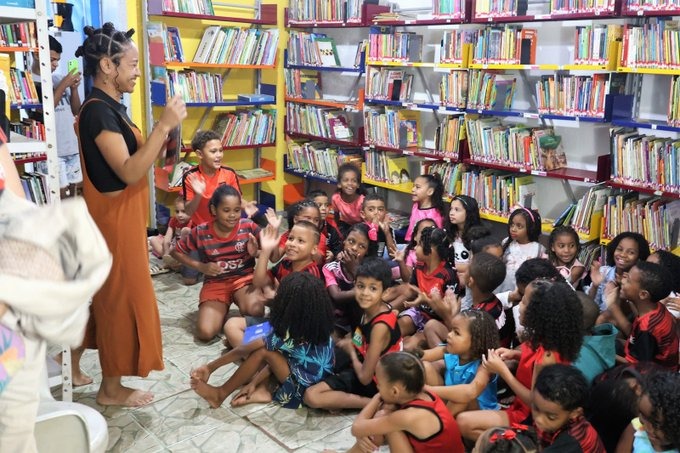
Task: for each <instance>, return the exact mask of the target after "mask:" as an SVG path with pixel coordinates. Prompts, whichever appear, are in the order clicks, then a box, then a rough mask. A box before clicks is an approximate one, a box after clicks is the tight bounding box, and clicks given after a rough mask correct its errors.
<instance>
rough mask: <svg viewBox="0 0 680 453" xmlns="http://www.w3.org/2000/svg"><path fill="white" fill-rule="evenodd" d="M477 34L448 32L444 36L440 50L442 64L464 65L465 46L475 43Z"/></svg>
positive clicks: (457, 31) (456, 31)
mask: <svg viewBox="0 0 680 453" xmlns="http://www.w3.org/2000/svg"><path fill="white" fill-rule="evenodd" d="M474 38H475V33H474V32H472V31H470V30H447V31H445V32H444V36H442V40H441V45H440V49H439V62H440V63H454V64H462V63H464V61H463V48H464V46H465V44H472V43H473V42H474Z"/></svg>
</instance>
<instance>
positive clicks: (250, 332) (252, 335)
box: [243, 321, 273, 344]
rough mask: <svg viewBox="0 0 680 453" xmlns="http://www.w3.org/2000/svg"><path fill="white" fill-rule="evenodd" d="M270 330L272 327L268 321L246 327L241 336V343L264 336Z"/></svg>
mask: <svg viewBox="0 0 680 453" xmlns="http://www.w3.org/2000/svg"><path fill="white" fill-rule="evenodd" d="M272 330H273V328H272V326H271V324H269V321H265V322H263V323H262V324H255V325H253V326H249V327H246V330H245V335H244V336H243V344H248V343H250V342H252V341H254V340H257V339H258V338H263V337H266V336H267V335H269V333H270V332H271V331H272Z"/></svg>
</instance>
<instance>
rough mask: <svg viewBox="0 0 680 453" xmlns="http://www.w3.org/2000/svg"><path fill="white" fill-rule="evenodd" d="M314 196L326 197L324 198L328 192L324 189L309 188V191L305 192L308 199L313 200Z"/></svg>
mask: <svg viewBox="0 0 680 453" xmlns="http://www.w3.org/2000/svg"><path fill="white" fill-rule="evenodd" d="M316 197H326V198H328V194H327V193H326V191H325V190H321V189H314V190H310V191H309V192H308V193H307V197H306V198H308V199H310V200H313V199H315V198H316Z"/></svg>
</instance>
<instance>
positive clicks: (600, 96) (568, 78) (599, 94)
mask: <svg viewBox="0 0 680 453" xmlns="http://www.w3.org/2000/svg"><path fill="white" fill-rule="evenodd" d="M608 89H609V75H608V74H593V75H592V76H573V75H564V74H556V75H545V76H541V78H540V79H539V80H538V81H537V82H536V100H537V105H538V112H539V113H546V114H548V113H549V114H554V115H566V116H588V117H595V118H603V117H604V114H605V100H606V96H607V94H608Z"/></svg>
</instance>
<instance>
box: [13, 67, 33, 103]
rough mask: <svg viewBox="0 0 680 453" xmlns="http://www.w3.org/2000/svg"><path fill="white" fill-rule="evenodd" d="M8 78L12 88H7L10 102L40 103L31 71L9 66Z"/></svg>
mask: <svg viewBox="0 0 680 453" xmlns="http://www.w3.org/2000/svg"><path fill="white" fill-rule="evenodd" d="M9 78H10V81H11V85H12V87H11V88H12V89H11V90H9V98H10V102H12V103H13V104H38V103H40V99H39V98H38V92H37V91H36V89H35V83H33V76H32V75H31V71H22V70H21V69H17V68H9Z"/></svg>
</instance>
